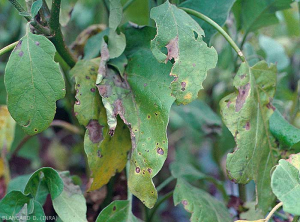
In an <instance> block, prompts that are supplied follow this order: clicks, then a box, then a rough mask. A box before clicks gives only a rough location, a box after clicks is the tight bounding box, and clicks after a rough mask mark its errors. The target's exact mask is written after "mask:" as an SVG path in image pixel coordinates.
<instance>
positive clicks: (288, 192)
mask: <svg viewBox="0 0 300 222" xmlns="http://www.w3.org/2000/svg"><path fill="white" fill-rule="evenodd" d="M295 157H296V158H295ZM289 161H290V162H289ZM299 164H300V161H299V154H297V156H294V157H293V159H290V160H288V161H286V160H283V159H281V160H279V165H278V166H277V167H276V169H275V170H274V172H273V174H272V183H271V184H272V190H273V192H274V194H275V195H276V197H277V198H278V199H279V200H280V201H282V202H283V210H284V211H285V212H288V213H291V214H294V215H300V203H299V198H300V178H299V173H300V167H299Z"/></svg>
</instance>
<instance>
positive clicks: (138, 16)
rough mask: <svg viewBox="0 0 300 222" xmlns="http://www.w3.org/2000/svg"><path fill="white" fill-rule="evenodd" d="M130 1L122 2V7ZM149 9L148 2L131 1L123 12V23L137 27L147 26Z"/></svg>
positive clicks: (145, 0) (123, 0)
mask: <svg viewBox="0 0 300 222" xmlns="http://www.w3.org/2000/svg"><path fill="white" fill-rule="evenodd" d="M130 1H131V0H122V3H124V4H123V6H124V5H125V4H126V3H127V2H130ZM151 1H153V0H151ZM149 7H150V4H149V0H139V1H133V2H132V3H131V4H130V6H129V7H128V8H127V9H126V10H125V11H124V15H123V16H124V19H123V22H127V21H130V22H133V23H135V24H138V25H149V20H150V18H149V12H150V10H149Z"/></svg>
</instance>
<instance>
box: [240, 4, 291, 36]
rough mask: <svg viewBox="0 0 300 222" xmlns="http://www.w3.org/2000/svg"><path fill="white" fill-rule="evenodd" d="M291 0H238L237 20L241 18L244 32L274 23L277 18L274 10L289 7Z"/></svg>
mask: <svg viewBox="0 0 300 222" xmlns="http://www.w3.org/2000/svg"><path fill="white" fill-rule="evenodd" d="M292 2H293V0H268V1H261V0H240V1H237V3H238V4H239V6H238V8H237V11H239V13H238V14H236V15H238V16H239V17H237V20H241V24H242V28H243V29H244V30H245V31H246V33H248V32H250V31H255V30H257V29H259V28H261V27H264V26H269V25H273V24H276V23H277V22H278V19H277V17H276V14H275V12H276V11H280V10H284V9H288V8H290V4H291V3H292Z"/></svg>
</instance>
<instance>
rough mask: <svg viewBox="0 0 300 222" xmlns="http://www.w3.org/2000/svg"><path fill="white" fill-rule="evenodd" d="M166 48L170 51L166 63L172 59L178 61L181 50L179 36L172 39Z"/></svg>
mask: <svg viewBox="0 0 300 222" xmlns="http://www.w3.org/2000/svg"><path fill="white" fill-rule="evenodd" d="M166 48H167V49H168V55H167V58H166V61H165V62H166V63H167V62H168V60H171V59H175V60H176V59H177V58H178V55H179V48H178V36H176V37H175V38H174V39H172V40H171V41H170V42H169V43H168V45H166Z"/></svg>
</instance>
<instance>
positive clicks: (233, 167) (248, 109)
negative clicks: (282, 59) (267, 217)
mask: <svg viewBox="0 0 300 222" xmlns="http://www.w3.org/2000/svg"><path fill="white" fill-rule="evenodd" d="M233 84H234V86H235V87H236V89H237V91H236V92H234V93H232V94H230V95H228V96H226V97H225V98H223V99H222V100H221V102H220V106H221V114H222V117H223V120H224V122H225V125H226V126H227V127H228V129H229V130H230V132H231V133H232V135H233V136H234V137H235V141H236V145H237V147H236V149H235V151H234V152H233V153H230V154H228V156H227V163H226V168H227V172H228V175H229V177H230V178H231V179H232V180H233V181H234V182H236V183H241V184H246V183H248V182H249V181H250V180H254V181H255V183H256V188H257V189H256V191H257V194H256V196H257V201H258V208H259V209H261V210H262V211H263V213H266V212H267V211H268V208H269V207H270V206H271V204H272V203H273V201H274V195H273V194H272V191H271V187H270V181H271V178H270V171H271V169H272V167H273V166H274V165H275V164H276V161H277V157H276V155H275V144H274V138H273V137H272V135H271V133H270V132H269V118H270V116H271V115H272V113H273V109H275V108H274V107H273V106H272V104H271V101H272V98H273V96H274V93H275V85H276V66H274V65H271V66H270V67H268V65H267V63H266V62H264V61H263V62H260V63H257V64H256V65H255V66H253V67H252V68H249V66H248V65H247V64H246V63H242V65H241V67H240V69H239V71H238V73H237V75H236V76H235V78H234V83H233Z"/></svg>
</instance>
